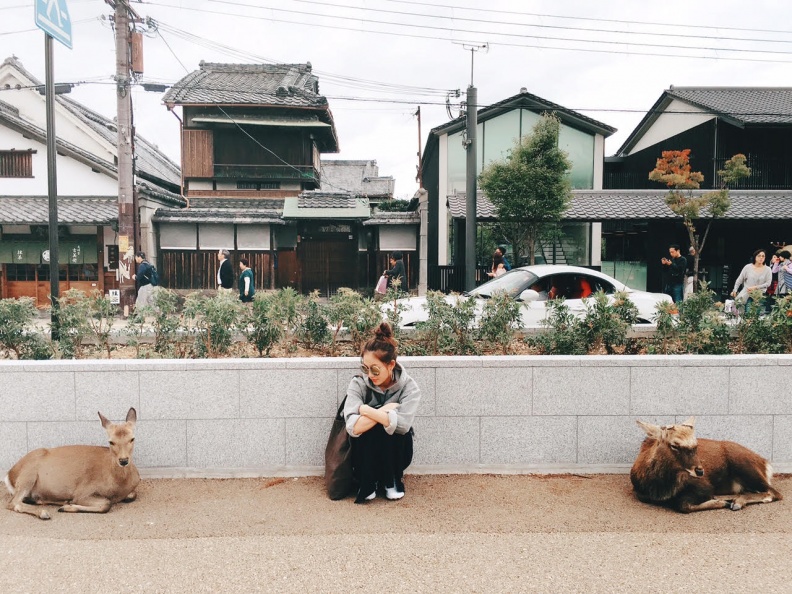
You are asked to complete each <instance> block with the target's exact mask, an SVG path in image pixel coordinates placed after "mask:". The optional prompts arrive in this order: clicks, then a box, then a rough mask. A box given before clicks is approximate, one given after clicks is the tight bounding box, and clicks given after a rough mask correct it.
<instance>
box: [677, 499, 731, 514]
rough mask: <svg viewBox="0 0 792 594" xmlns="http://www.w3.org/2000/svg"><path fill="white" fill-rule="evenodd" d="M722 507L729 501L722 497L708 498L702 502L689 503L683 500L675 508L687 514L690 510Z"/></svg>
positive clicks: (726, 505)
mask: <svg viewBox="0 0 792 594" xmlns="http://www.w3.org/2000/svg"><path fill="white" fill-rule="evenodd" d="M724 507H729V501H726V500H724V499H710V500H709V501H705V502H704V503H690V502H688V501H684V502H682V503H681V504H680V505H679V507H677V510H678V511H681V512H682V513H684V514H689V513H691V512H697V511H706V510H708V509H723V508H724ZM732 509H733V508H732Z"/></svg>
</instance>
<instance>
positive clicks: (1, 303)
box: [0, 297, 52, 359]
mask: <svg viewBox="0 0 792 594" xmlns="http://www.w3.org/2000/svg"><path fill="white" fill-rule="evenodd" d="M36 313H37V310H36V302H35V301H34V300H33V299H32V298H30V297H21V298H19V299H2V300H0V353H2V355H3V356H4V357H6V358H8V357H10V355H11V354H12V353H13V355H14V356H15V357H16V358H17V359H49V358H51V357H52V349H51V348H50V346H49V344H47V341H46V340H45V339H44V338H43V337H42V336H41V335H40V334H39V333H38V331H37V330H36V328H35V327H34V324H33V321H34V319H35V318H36Z"/></svg>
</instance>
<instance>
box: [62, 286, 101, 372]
mask: <svg viewBox="0 0 792 594" xmlns="http://www.w3.org/2000/svg"><path fill="white" fill-rule="evenodd" d="M90 317H91V304H90V303H89V301H88V299H87V298H86V296H85V293H83V292H82V291H79V290H77V289H69V290H68V291H66V292H65V293H64V294H63V295H61V296H60V297H58V327H59V336H58V349H59V351H60V354H61V357H64V358H67V359H79V358H81V357H82V355H83V352H84V350H85V347H84V343H85V339H86V338H88V337H89V336H91V334H92V333H93V331H92V329H91V325H90V323H89V319H90Z"/></svg>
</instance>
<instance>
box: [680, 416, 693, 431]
mask: <svg viewBox="0 0 792 594" xmlns="http://www.w3.org/2000/svg"><path fill="white" fill-rule="evenodd" d="M682 424H683V425H685V426H686V427H690V428H691V429H693V428H695V426H696V417H688V418H687V420H686V421H685V422H684V423H682Z"/></svg>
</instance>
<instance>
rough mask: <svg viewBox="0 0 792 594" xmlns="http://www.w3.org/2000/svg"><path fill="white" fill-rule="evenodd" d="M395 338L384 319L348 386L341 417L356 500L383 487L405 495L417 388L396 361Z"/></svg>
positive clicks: (418, 396)
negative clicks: (349, 439) (358, 372)
mask: <svg viewBox="0 0 792 594" xmlns="http://www.w3.org/2000/svg"><path fill="white" fill-rule="evenodd" d="M397 346H398V343H397V342H396V340H395V339H394V338H393V331H392V330H391V327H390V326H389V325H388V324H387V323H386V322H383V323H382V324H380V326H379V328H377V330H376V331H375V334H374V338H372V339H371V340H369V341H368V342H367V343H366V344H365V345H364V346H363V349H362V350H361V352H360V357H361V365H360V370H361V372H362V374H363V375H362V376H361V375H358V376H355V377H354V378H352V381H351V382H350V383H349V387H348V388H347V397H346V405H345V406H344V420H345V421H346V429H347V432H348V433H349V435H351V436H352V467H353V470H354V473H355V479H356V481H357V484H358V493H357V498H356V499H355V503H364V502H366V501H370V500H372V499H374V497H376V496H377V491H378V490H381V491H383V492H384V494H385V497H386V498H388V499H401V498H402V497H404V482H403V480H402V479H403V475H404V470H405V469H406V468H407V467H408V466H409V465H410V462H412V456H413V440H412V437H413V431H412V425H413V419H414V418H415V413H416V411H417V410H418V403H419V402H420V400H421V391H420V389H419V388H418V385H417V384H416V383H415V380H413V379H412V378H411V377H410V376H409V375H407V372H406V371H405V370H404V368H403V367H402V366H401V364H400V363H397V362H396V348H397Z"/></svg>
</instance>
